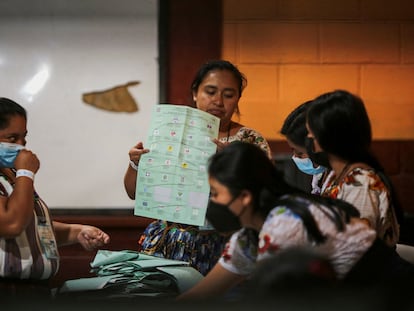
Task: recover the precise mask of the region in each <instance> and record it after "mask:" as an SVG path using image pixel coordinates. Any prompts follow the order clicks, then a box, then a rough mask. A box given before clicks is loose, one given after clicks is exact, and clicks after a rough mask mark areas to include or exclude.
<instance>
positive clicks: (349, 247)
mask: <svg viewBox="0 0 414 311" xmlns="http://www.w3.org/2000/svg"><path fill="white" fill-rule="evenodd" d="M297 199H298V200H303V199H301V198H297ZM309 204H310V205H309V210H310V212H311V214H312V216H313V217H314V219H315V221H316V223H317V225H318V227H319V230H320V231H321V232H322V234H323V235H325V236H326V237H327V238H326V240H325V241H324V242H323V243H321V244H318V245H314V244H313V243H312V242H310V241H309V239H308V234H307V230H306V228H305V226H304V225H303V222H302V219H301V218H300V217H299V216H297V215H296V214H294V213H293V212H292V211H291V210H290V209H289V208H288V207H286V206H277V207H275V208H274V209H273V210H272V211H271V212H270V213H269V215H268V217H267V218H266V220H265V222H264V224H263V227H262V229H261V231H260V233H259V235H258V236H257V233H256V235H255V234H254V233H252V229H246V228H243V229H241V230H239V231H237V232H236V233H234V234H233V235H232V237H231V238H230V240H229V242H228V243H227V244H226V247H225V250H224V252H223V255H222V257H221V258H220V260H219V263H220V264H221V265H222V266H223V267H224V268H225V269H227V270H228V271H230V272H233V273H236V274H239V275H246V276H247V275H249V274H251V273H252V272H253V269H254V268H255V266H256V262H257V261H259V260H262V259H264V258H267V257H269V256H271V255H273V254H275V253H277V251H279V250H281V249H285V248H287V247H290V246H300V245H312V246H313V247H314V248H315V249H316V250H318V251H320V252H321V254H324V255H326V256H328V258H329V259H330V260H331V261H332V263H333V266H334V268H335V271H336V273H337V275H338V277H343V276H344V275H345V274H346V273H347V272H348V271H349V270H350V269H351V267H352V266H353V265H354V264H355V263H356V262H357V261H358V260H359V259H360V258H361V257H362V255H363V254H364V253H365V252H366V250H367V249H368V248H369V247H370V246H371V245H372V243H373V242H374V240H375V238H376V233H375V231H374V230H372V229H371V228H370V227H369V226H368V224H367V223H366V222H363V221H360V220H358V219H354V220H352V221H351V222H350V223H348V224H347V225H346V227H345V230H344V231H342V232H339V231H338V230H337V228H336V226H335V224H334V223H333V222H332V220H331V218H330V216H331V215H330V213H331V211H329V210H328V209H327V208H326V207H323V206H319V207H317V206H315V205H313V204H312V203H310V202H309Z"/></svg>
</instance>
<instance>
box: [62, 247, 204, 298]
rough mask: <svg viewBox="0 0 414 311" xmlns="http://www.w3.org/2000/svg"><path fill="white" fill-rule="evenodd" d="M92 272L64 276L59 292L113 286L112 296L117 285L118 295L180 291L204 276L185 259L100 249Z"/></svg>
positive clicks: (149, 294)
mask: <svg viewBox="0 0 414 311" xmlns="http://www.w3.org/2000/svg"><path fill="white" fill-rule="evenodd" d="M90 265H91V268H92V270H91V272H93V273H94V274H95V275H96V276H95V277H90V278H80V279H73V280H67V281H66V282H65V283H64V284H63V285H62V286H61V288H59V290H58V293H59V294H65V293H70V292H82V291H98V290H103V289H107V288H112V292H111V294H112V296H113V295H116V290H113V289H117V290H120V291H122V293H118V294H120V295H123V296H125V295H128V293H133V294H134V295H137V294H139V295H146V296H151V295H153V296H156V295H158V294H160V293H162V292H164V291H165V292H166V291H168V292H171V289H172V288H174V289H176V291H177V292H176V294H179V293H182V292H184V291H186V290H188V289H189V288H191V287H192V286H194V285H195V284H196V283H197V282H199V281H200V280H201V279H202V278H203V276H202V274H201V273H199V272H198V271H197V270H195V269H194V268H192V267H190V266H189V264H188V263H187V262H183V261H178V260H170V259H165V258H160V257H155V256H150V255H146V254H143V253H139V252H135V251H130V250H124V251H109V250H99V251H98V252H97V254H96V256H95V258H94V260H93V261H92V262H91V264H90Z"/></svg>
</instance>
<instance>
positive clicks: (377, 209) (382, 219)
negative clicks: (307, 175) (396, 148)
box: [322, 168, 399, 246]
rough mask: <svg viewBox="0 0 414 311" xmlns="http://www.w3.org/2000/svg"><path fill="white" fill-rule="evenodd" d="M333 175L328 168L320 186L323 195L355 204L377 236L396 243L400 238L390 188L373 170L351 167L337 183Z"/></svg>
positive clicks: (390, 243) (388, 243)
mask: <svg viewBox="0 0 414 311" xmlns="http://www.w3.org/2000/svg"><path fill="white" fill-rule="evenodd" d="M335 179H336V175H335V172H334V171H331V172H330V173H329V174H328V176H327V178H326V180H325V182H324V184H323V186H322V195H323V196H329V197H332V198H338V199H342V200H344V201H346V202H348V203H351V204H352V205H354V206H355V207H356V208H357V209H358V210H359V212H360V213H361V217H362V218H365V219H367V220H368V221H369V222H370V224H371V226H372V227H373V228H374V229H375V230H376V231H377V234H378V237H379V238H380V239H383V240H384V241H385V242H386V244H387V245H389V246H395V245H396V243H397V241H398V239H399V225H398V222H397V217H396V214H395V211H394V209H393V207H392V205H391V202H390V196H389V192H388V190H387V188H386V186H385V185H384V183H383V182H382V180H381V179H380V177H379V176H378V175H377V174H376V173H375V171H374V170H373V169H363V168H354V169H352V170H351V171H350V172H349V173H348V174H347V175H346V176H345V177H344V178H343V179H342V180H340V181H339V182H338V183H337V184H335V182H334V181H335Z"/></svg>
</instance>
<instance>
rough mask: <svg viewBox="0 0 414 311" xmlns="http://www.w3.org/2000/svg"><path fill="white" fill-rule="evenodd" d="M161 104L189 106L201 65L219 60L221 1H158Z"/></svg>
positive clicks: (220, 46)
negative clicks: (193, 83) (193, 81)
mask: <svg viewBox="0 0 414 311" xmlns="http://www.w3.org/2000/svg"><path fill="white" fill-rule="evenodd" d="M158 5H159V7H158V8H159V13H158V16H159V18H158V27H159V29H158V33H159V37H158V43H159V80H160V102H169V103H174V104H183V105H190V104H191V92H190V84H191V81H192V80H193V76H194V74H195V72H196V71H197V69H198V68H199V67H200V66H201V64H203V63H205V62H206V61H208V60H210V59H218V58H220V57H221V48H222V1H221V0H208V1H206V0H159V1H158Z"/></svg>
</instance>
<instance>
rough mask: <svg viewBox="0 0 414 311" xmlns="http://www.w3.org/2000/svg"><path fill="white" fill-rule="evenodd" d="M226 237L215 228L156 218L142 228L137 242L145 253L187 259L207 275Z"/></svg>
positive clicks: (217, 257) (221, 249)
mask: <svg viewBox="0 0 414 311" xmlns="http://www.w3.org/2000/svg"><path fill="white" fill-rule="evenodd" d="M227 240H228V237H225V236H222V235H220V234H219V233H217V232H216V231H214V230H199V228H198V227H196V226H190V225H183V224H177V223H170V222H166V221H162V220H156V221H153V222H152V223H150V224H149V225H148V227H147V228H146V229H145V231H144V232H143V234H142V235H141V237H140V239H139V241H138V245H139V251H141V252H143V253H145V254H148V255H153V256H158V257H163V258H167V259H173V260H181V261H185V262H188V263H189V264H190V265H191V266H192V267H193V268H195V269H197V270H198V271H199V272H200V273H201V274H203V275H206V274H207V273H208V272H209V271H210V270H211V269H212V268H213V266H214V265H215V264H216V263H217V261H218V259H219V258H220V256H221V253H222V252H223V249H224V245H225V243H226V242H227Z"/></svg>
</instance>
